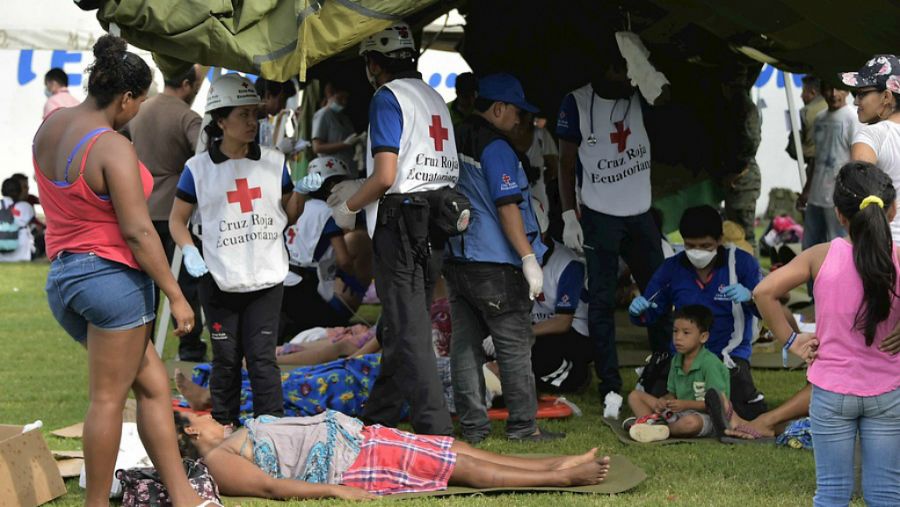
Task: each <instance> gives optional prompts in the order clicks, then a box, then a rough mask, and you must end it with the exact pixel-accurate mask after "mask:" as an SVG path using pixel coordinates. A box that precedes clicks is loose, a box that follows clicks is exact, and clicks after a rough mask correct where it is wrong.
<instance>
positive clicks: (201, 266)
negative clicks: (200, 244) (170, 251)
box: [181, 245, 209, 278]
mask: <svg viewBox="0 0 900 507" xmlns="http://www.w3.org/2000/svg"><path fill="white" fill-rule="evenodd" d="M181 253H182V255H184V268H185V269H187V272H188V273H189V274H190V275H191V276H193V277H194V278H200V277H201V276H203V275H205V274H206V273H209V268H207V267H206V262H204V261H203V257H201V256H200V250H197V247H195V246H194V245H187V246H185V247H183V248H182V249H181Z"/></svg>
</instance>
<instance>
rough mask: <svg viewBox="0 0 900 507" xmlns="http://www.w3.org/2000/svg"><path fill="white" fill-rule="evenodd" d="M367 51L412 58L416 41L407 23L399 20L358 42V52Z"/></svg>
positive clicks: (414, 53) (362, 53)
mask: <svg viewBox="0 0 900 507" xmlns="http://www.w3.org/2000/svg"><path fill="white" fill-rule="evenodd" d="M369 51H375V52H378V53H381V54H383V55H385V56H387V57H390V58H412V57H414V56H416V43H415V41H414V40H413V37H412V30H410V29H409V25H407V24H406V23H404V22H402V21H401V22H399V23H396V24H394V25H393V26H389V27H387V28H385V29H384V30H382V31H380V32H378V33H376V34H372V35H370V36H368V37H366V38H365V39H363V41H362V42H361V43H360V44H359V54H360V55H364V54H366V53H368V52H369Z"/></svg>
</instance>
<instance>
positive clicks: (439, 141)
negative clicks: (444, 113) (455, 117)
mask: <svg viewBox="0 0 900 507" xmlns="http://www.w3.org/2000/svg"><path fill="white" fill-rule="evenodd" d="M428 136H429V137H431V138H432V139H434V149H435V150H437V151H444V141H446V140H448V139H450V131H449V130H447V129H446V128H445V127H444V126H443V125H441V117H440V115H437V114H433V115H431V126H430V127H428Z"/></svg>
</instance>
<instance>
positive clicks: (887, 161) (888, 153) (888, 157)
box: [853, 120, 900, 244]
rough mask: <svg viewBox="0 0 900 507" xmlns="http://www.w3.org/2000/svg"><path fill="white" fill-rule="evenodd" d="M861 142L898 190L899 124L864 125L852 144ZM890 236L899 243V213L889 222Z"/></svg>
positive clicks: (899, 168) (899, 178) (899, 189)
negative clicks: (867, 147) (872, 153)
mask: <svg viewBox="0 0 900 507" xmlns="http://www.w3.org/2000/svg"><path fill="white" fill-rule="evenodd" d="M856 143H862V144H865V145H867V146H869V147H871V148H872V149H873V150H875V155H876V156H877V157H878V163H877V164H876V165H878V167H879V168H880V169H881V170H882V171H884V172H885V173H886V174H887V175H888V176H890V177H891V181H893V182H894V188H896V189H897V190H898V191H900V124H898V123H895V122H892V121H890V120H885V121H882V122H879V123H876V124H874V125H864V126H862V128H860V129H859V130H858V131H857V132H856V137H855V138H854V139H853V144H856ZM891 236H892V237H893V238H894V243H897V244H900V213H898V214H897V217H895V218H894V221H893V222H891Z"/></svg>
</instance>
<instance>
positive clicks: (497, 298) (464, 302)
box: [444, 263, 537, 441]
mask: <svg viewBox="0 0 900 507" xmlns="http://www.w3.org/2000/svg"><path fill="white" fill-rule="evenodd" d="M444 277H445V279H446V280H447V287H448V289H449V292H450V318H451V321H452V325H453V337H452V341H451V347H450V364H451V368H452V377H453V397H454V400H455V402H456V414H457V415H458V416H459V424H460V429H461V431H462V435H463V438H464V439H466V440H469V441H480V440H482V439H484V438H485V437H486V436H487V434H488V433H489V432H490V430H491V427H490V421H489V420H488V415H487V408H486V407H485V404H484V374H483V373H482V370H481V365H482V364H483V363H484V360H485V359H484V351H483V349H482V347H481V342H482V341H483V340H484V339H485V338H486V337H487V336H488V335H491V336H492V337H493V339H494V348H495V349H496V352H497V362H498V364H499V366H500V382H501V385H502V386H503V398H504V400H505V401H506V406H507V408H508V409H509V419H508V420H507V421H506V434H507V436H509V437H511V438H519V437H525V436H528V435H531V434H532V433H534V432H535V431H536V430H537V423H536V422H535V416H536V414H537V394H536V392H535V384H534V373H533V371H532V369H531V347H532V345H533V344H534V334H533V333H532V331H531V305H532V303H531V300H529V299H528V285H527V282H526V281H525V277H524V276H523V275H522V270H521V269H519V268H517V267H514V266H511V265H506V264H489V263H447V264H445V266H444Z"/></svg>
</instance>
